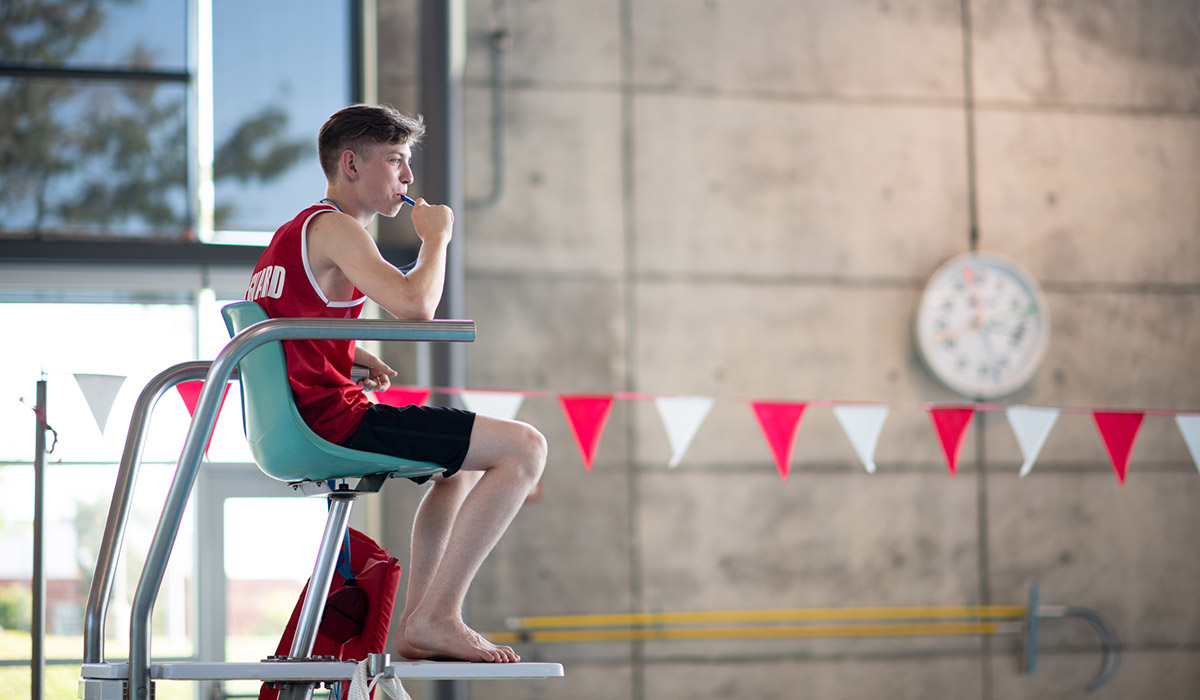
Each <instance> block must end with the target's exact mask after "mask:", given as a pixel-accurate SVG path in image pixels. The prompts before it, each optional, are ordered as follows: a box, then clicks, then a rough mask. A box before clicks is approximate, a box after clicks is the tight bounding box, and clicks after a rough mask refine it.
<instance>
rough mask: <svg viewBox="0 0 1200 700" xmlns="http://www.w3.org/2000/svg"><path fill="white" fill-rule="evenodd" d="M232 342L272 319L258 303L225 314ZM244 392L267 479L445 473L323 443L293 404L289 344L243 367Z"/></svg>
mask: <svg viewBox="0 0 1200 700" xmlns="http://www.w3.org/2000/svg"><path fill="white" fill-rule="evenodd" d="M221 315H222V316H223V317H224V319H225V327H226V328H227V329H228V330H229V335H230V337H232V336H234V335H236V334H238V333H240V332H241V331H243V330H245V329H246V328H249V327H250V326H252V325H254V324H256V323H259V322H261V321H266V320H267V319H268V318H269V317H268V316H267V313H266V312H265V311H263V308H262V307H261V306H259V305H258V304H256V303H254V302H252V301H242V302H237V303H234V304H230V305H229V306H226V307H225V308H223V309H221ZM238 376H239V381H240V383H241V387H242V392H241V393H242V416H243V420H244V422H245V425H244V427H245V430H246V440H247V441H248V442H249V443H250V452H251V454H253V455H254V461H255V462H256V463H257V464H258V467H259V468H260V469H262V471H263V473H265V474H266V475H267V476H269V477H271V478H273V479H278V480H280V481H286V482H289V483H296V482H301V481H325V480H327V479H341V478H350V477H358V476H364V475H367V474H382V473H390V474H391V475H392V476H402V477H409V476H425V475H429V474H437V473H439V472H442V471H444V470H443V469H442V468H441V467H439V466H438V465H436V464H432V463H429V462H417V461H413V460H406V459H402V458H400V457H392V456H390V455H381V454H376V453H374V452H362V451H360V450H352V449H350V448H348V447H343V446H341V445H335V444H333V443H331V442H328V441H327V440H325V439H323V438H321V437H320V436H318V435H317V434H316V433H314V432H313V431H312V429H311V428H309V427H308V425H307V424H306V423H305V422H304V419H303V418H301V417H300V412H299V411H298V410H296V403H295V401H293V400H292V387H291V385H290V384H289V383H288V378H287V359H286V357H285V355H284V352H283V345H282V344H281V343H280V342H278V341H275V342H270V343H266V344H264V345H262V346H260V347H258V348H255V349H254V350H252V351H250V352H249V353H248V354H247V355H246V357H245V358H243V359H242V361H241V362H239V363H238Z"/></svg>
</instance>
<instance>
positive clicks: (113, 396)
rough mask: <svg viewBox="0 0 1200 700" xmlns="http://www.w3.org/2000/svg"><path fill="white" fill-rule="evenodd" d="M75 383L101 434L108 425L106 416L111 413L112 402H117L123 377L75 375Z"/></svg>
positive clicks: (123, 380) (123, 381) (113, 375)
mask: <svg viewBox="0 0 1200 700" xmlns="http://www.w3.org/2000/svg"><path fill="white" fill-rule="evenodd" d="M75 383H76V384H78V385H79V390H80V391H82V392H83V398H84V399H86V400H87V405H88V408H90V409H92V418H95V419H96V425H97V427H99V428H100V433H101V434H103V433H104V426H105V425H107V424H108V414H109V413H111V412H112V407H113V402H114V401H116V400H117V393H118V392H119V391H121V385H122V384H124V383H125V377H120V376H117V375H115V374H76V375H75Z"/></svg>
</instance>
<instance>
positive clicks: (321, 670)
mask: <svg viewBox="0 0 1200 700" xmlns="http://www.w3.org/2000/svg"><path fill="white" fill-rule="evenodd" d="M355 666H356V664H355V663H354V662H352V661H260V662H256V663H206V662H196V661H181V662H171V663H152V664H150V677H151V678H152V679H154V680H170V681H235V680H260V681H337V680H348V679H350V678H352V677H353V676H354V669H355ZM390 666H391V668H392V669H393V671H394V673H395V674H396V678H399V679H400V680H410V679H412V680H418V679H420V680H504V679H510V680H512V679H542V678H557V677H561V676H562V675H563V667H562V664H550V663H517V664H485V663H466V662H460V661H395V662H392V663H391V664H390ZM80 675H81V676H82V677H83V678H84V679H94V680H124V679H127V678H129V664H128V663H115V664H84V665H83V669H82V672H81V674H80Z"/></svg>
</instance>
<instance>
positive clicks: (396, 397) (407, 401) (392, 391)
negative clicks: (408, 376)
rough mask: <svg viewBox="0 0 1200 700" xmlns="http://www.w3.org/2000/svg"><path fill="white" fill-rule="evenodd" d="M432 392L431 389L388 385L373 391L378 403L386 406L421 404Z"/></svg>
mask: <svg viewBox="0 0 1200 700" xmlns="http://www.w3.org/2000/svg"><path fill="white" fill-rule="evenodd" d="M432 393H433V389H410V388H405V387H388V388H387V389H385V390H383V391H377V392H375V398H376V399H378V400H379V403H382V404H386V405H388V406H396V407H401V406H422V405H424V404H425V402H426V401H428V400H429V395H430V394H432Z"/></svg>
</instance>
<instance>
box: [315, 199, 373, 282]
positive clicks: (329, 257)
mask: <svg viewBox="0 0 1200 700" xmlns="http://www.w3.org/2000/svg"><path fill="white" fill-rule="evenodd" d="M307 238H308V241H307V246H306V247H307V248H308V256H309V259H310V261H311V262H312V263H313V264H314V267H316V268H320V267H323V266H324V265H326V264H332V265H333V266H335V267H339V268H346V267H347V266H353V265H356V264H361V262H362V261H363V260H364V259H374V258H376V257H378V256H379V249H378V248H377V247H376V246H375V239H373V238H371V234H369V233H367V230H366V229H364V228H363V227H362V226H361V225H360V224H359V223H358V222H357V221H355V220H354V217H352V216H349V215H348V214H343V213H342V212H339V211H334V210H328V211H324V212H321V213H320V215H319V216H314V217H313V218H312V219H311V220H310V221H309V223H308V236H307Z"/></svg>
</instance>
